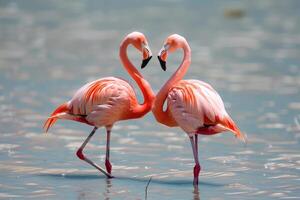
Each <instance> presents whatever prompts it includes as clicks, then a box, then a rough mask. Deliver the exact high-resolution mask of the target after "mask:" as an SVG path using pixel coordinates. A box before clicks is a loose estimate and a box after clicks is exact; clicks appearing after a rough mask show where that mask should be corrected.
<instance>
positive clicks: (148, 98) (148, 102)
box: [120, 38, 155, 118]
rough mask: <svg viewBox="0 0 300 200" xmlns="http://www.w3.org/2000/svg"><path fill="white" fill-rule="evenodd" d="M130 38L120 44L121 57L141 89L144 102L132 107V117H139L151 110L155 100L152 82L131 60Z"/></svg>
mask: <svg viewBox="0 0 300 200" xmlns="http://www.w3.org/2000/svg"><path fill="white" fill-rule="evenodd" d="M130 43H131V42H130V40H129V39H128V38H127V39H125V40H123V42H122V44H121V46H120V59H121V61H122V64H123V66H124V67H125V69H126V70H127V72H128V73H129V75H130V76H131V77H132V78H133V79H134V81H135V82H136V83H137V85H138V87H139V88H140V89H141V91H142V94H143V97H144V102H143V103H142V104H137V105H135V106H134V107H133V108H132V113H130V118H138V117H141V116H143V115H145V114H146V113H147V112H149V111H150V110H151V107H152V102H153V100H154V97H155V96H154V93H153V91H152V88H151V86H150V84H149V83H148V82H147V81H146V80H145V79H144V77H143V76H142V75H141V74H140V72H139V71H138V70H137V69H136V68H135V67H134V65H133V64H132V63H131V62H130V61H129V59H128V55H127V47H128V46H129V44H130Z"/></svg>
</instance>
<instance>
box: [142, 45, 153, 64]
mask: <svg viewBox="0 0 300 200" xmlns="http://www.w3.org/2000/svg"><path fill="white" fill-rule="evenodd" d="M142 48H143V62H142V64H141V68H142V69H143V68H144V67H146V65H147V64H148V62H149V61H150V60H151V58H152V53H151V51H150V48H149V46H148V45H147V44H143V45H142Z"/></svg>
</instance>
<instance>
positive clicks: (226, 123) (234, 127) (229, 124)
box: [220, 116, 247, 143]
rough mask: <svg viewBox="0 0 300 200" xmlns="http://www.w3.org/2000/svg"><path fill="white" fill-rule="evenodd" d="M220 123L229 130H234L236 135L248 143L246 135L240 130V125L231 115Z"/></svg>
mask: <svg viewBox="0 0 300 200" xmlns="http://www.w3.org/2000/svg"><path fill="white" fill-rule="evenodd" d="M220 123H221V124H222V125H223V126H224V127H226V128H227V129H228V130H229V131H231V132H233V133H234V134H235V137H237V138H238V139H240V140H242V141H243V142H244V143H247V137H246V135H245V134H244V133H242V132H241V131H240V129H239V128H238V126H237V125H236V124H235V123H234V121H233V120H232V119H231V118H230V117H229V116H227V117H225V118H224V119H223V120H222V121H221V122H220Z"/></svg>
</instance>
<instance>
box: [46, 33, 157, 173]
mask: <svg viewBox="0 0 300 200" xmlns="http://www.w3.org/2000/svg"><path fill="white" fill-rule="evenodd" d="M130 44H132V45H133V46H134V47H135V48H137V49H138V50H139V51H141V52H142V54H143V62H142V65H141V67H142V68H144V67H145V66H146V65H147V63H148V62H149V60H150V59H151V57H152V53H151V51H150V48H149V46H148V42H147V39H146V37H145V36H144V35H143V34H142V33H139V32H133V33H130V34H128V35H127V36H126V37H125V39H124V40H123V41H122V43H121V46H120V58H121V61H122V63H123V65H124V67H125V69H126V70H127V72H128V73H129V74H130V76H131V77H132V78H133V79H134V80H135V82H136V83H137V85H138V86H139V88H140V89H141V91H142V94H143V97H144V102H143V104H139V102H138V100H137V98H136V94H135V92H134V89H133V88H132V86H131V85H130V84H129V83H128V82H126V81H125V80H122V79H119V78H115V77H105V78H101V79H98V80H96V81H93V82H90V83H87V84H86V85H84V86H83V87H81V88H80V89H79V90H78V91H77V92H76V93H75V95H74V96H73V98H72V99H71V100H70V101H68V102H66V103H64V104H62V105H60V106H59V107H58V108H56V110H55V111H54V112H53V113H52V114H51V116H50V117H49V118H48V119H47V121H46V122H45V124H44V129H45V130H46V132H47V131H48V129H49V128H50V127H51V126H52V125H53V124H54V123H55V122H56V121H57V119H68V120H74V121H77V122H81V123H86V124H88V125H91V126H94V129H93V130H92V132H91V133H90V135H89V136H88V137H87V138H86V140H85V141H84V142H83V144H82V145H81V147H80V148H79V149H78V151H77V153H76V154H77V156H78V157H79V158H80V159H81V160H84V161H86V162H87V163H89V164H90V165H92V166H94V167H95V168H96V169H98V170H99V171H101V172H102V173H103V174H105V175H106V176H107V177H108V178H112V177H113V176H112V175H111V171H112V165H111V163H110V161H109V149H110V134H111V129H112V127H113V125H114V123H115V122H117V121H120V120H128V119H136V118H140V117H142V116H144V115H145V114H146V113H148V112H149V111H150V110H151V106H152V102H153V101H154V98H155V96H154V93H153V91H152V89H151V86H150V84H149V83H148V82H147V81H146V80H145V79H144V78H143V76H142V75H141V74H140V73H139V71H138V70H137V69H136V68H135V67H134V66H133V64H132V63H131V62H130V61H129V59H128V56H127V52H126V50H127V47H128V46H129V45H130ZM102 126H105V128H106V133H107V140H106V141H107V142H106V159H105V166H106V170H107V172H106V171H105V170H104V169H102V168H101V167H100V166H99V165H97V164H96V163H94V162H93V161H91V160H90V159H89V158H87V157H86V156H85V155H84V154H83V149H84V148H85V146H86V144H87V143H88V142H89V140H90V139H91V137H92V136H93V135H94V133H95V132H96V130H97V129H98V128H99V127H102Z"/></svg>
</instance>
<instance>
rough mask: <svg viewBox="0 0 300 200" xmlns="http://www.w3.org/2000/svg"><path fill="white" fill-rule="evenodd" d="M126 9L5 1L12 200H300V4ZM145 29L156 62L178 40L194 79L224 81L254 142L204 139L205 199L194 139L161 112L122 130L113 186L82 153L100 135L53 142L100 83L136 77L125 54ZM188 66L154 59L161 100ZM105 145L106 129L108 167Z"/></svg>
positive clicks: (2, 92)
mask: <svg viewBox="0 0 300 200" xmlns="http://www.w3.org/2000/svg"><path fill="white" fill-rule="evenodd" d="M126 2H127V3H124V2H117V1H98V0H97V1H96V0H87V1H72V3H67V2H62V1H59V0H51V1H47V2H44V1H43V2H41V1H37V0H36V1H34V0H28V1H26V2H25V1H0V72H1V73H0V177H1V178H0V199H32V198H35V199H41V198H45V199H144V198H145V187H146V185H147V183H148V180H149V179H150V177H152V180H151V182H150V184H149V187H148V199H200V198H201V199H214V200H217V199H300V192H299V191H300V183H299V182H300V154H299V147H300V145H299V140H300V113H299V111H300V98H299V97H300V95H299V94H300V93H299V88H300V87H299V86H300V78H299V76H300V66H299V65H300V60H299V55H300V37H299V35H300V26H299V11H298V10H299V9H298V8H299V6H300V5H299V2H298V1H296V0H295V1H261V0H259V1H258V0H257V1H243V2H235V1H226V3H225V2H222V3H220V2H217V1H216V2H214V1H213V2H212V1H201V3H200V2H198V1H188V2H183V1H182V2H181V1H155V2H152V3H147V2H144V3H142V4H141V3H139V2H138V1H126ZM231 9H237V10H238V11H241V13H242V14H241V15H234V14H233V15H231V14H230V13H231ZM239 9H240V10H239ZM228 13H229V14H228ZM133 30H139V31H141V32H143V33H145V35H146V36H147V37H148V39H149V43H150V47H151V49H152V51H153V52H154V55H155V54H156V53H157V52H158V51H159V49H160V48H161V46H162V43H163V40H164V39H165V38H166V37H167V36H168V35H169V34H171V33H175V32H176V33H179V34H182V35H184V36H185V37H186V38H187V39H188V41H189V42H190V45H191V48H192V51H193V53H192V66H191V68H190V69H189V72H188V73H187V75H186V78H188V79H192V78H195V79H201V80H204V81H206V82H208V83H210V84H212V85H213V86H214V87H215V88H216V90H217V91H219V93H220V94H221V96H222V98H223V100H224V102H225V104H226V107H227V110H228V112H229V113H230V114H231V116H232V117H233V118H234V119H235V120H236V122H237V123H238V124H239V126H240V128H241V129H242V130H243V131H244V132H246V133H247V135H248V143H247V145H244V144H242V143H241V142H239V141H237V140H236V139H235V138H234V137H233V135H232V134H228V133H224V134H220V135H216V136H210V137H208V136H203V137H200V144H199V149H200V150H199V153H200V161H201V166H202V171H201V175H200V185H199V190H195V189H194V188H193V186H192V168H193V164H194V163H193V159H192V152H191V148H190V144H189V140H188V138H187V136H186V135H185V134H184V133H183V132H182V131H181V130H180V129H178V128H172V129H171V128H167V127H164V126H161V125H158V124H156V123H154V118H153V116H152V114H151V113H150V114H148V115H147V116H146V117H145V118H143V119H139V120H135V121H128V122H127V121H126V122H120V123H118V124H117V125H116V126H115V127H114V129H113V134H112V144H111V159H112V164H113V174H114V175H115V176H116V178H115V179H111V180H107V179H106V178H104V177H103V176H102V175H100V174H99V173H98V172H97V171H95V170H94V169H93V168H91V167H90V166H89V165H87V164H86V163H84V162H82V161H80V160H79V159H78V158H77V157H76V156H75V151H76V149H77V148H78V147H79V146H80V144H81V143H82V142H83V140H84V139H85V137H86V136H87V134H88V133H89V131H91V127H88V126H86V125H83V124H77V123H75V122H70V121H60V122H58V123H57V124H56V125H55V126H54V127H53V128H52V129H51V130H50V133H49V134H47V135H46V134H43V131H42V129H41V128H42V124H43V121H44V120H45V119H46V118H47V116H48V115H49V113H50V112H51V111H52V110H53V109H54V108H55V107H56V106H57V105H59V104H60V103H62V102H64V101H67V100H68V99H69V98H70V97H71V96H72V94H73V92H74V91H75V90H77V89H78V88H79V87H80V86H81V85H83V84H84V83H86V82H87V81H90V80H94V79H96V78H99V77H105V76H112V75H114V76H121V77H124V78H126V79H127V80H129V79H130V78H129V77H128V75H127V74H126V73H125V71H124V70H123V69H121V64H120V61H119V58H118V47H119V43H120V41H121V39H122V38H123V37H124V36H125V35H126V34H127V33H129V32H130V31H133ZM130 57H131V58H132V60H133V61H134V63H136V64H139V63H140V59H141V57H140V55H138V54H137V53H136V52H135V51H134V50H132V49H131V50H130ZM181 58H182V55H181V52H178V53H175V54H174V55H172V56H170V61H169V65H168V71H167V72H165V73H163V72H162V71H161V70H160V68H159V66H158V62H157V60H155V59H153V60H151V61H150V63H149V65H148V66H147V68H146V69H145V70H144V71H143V74H144V75H145V77H146V78H147V79H148V80H149V82H150V83H151V85H152V87H153V89H154V90H155V91H157V90H159V88H160V87H161V85H162V83H163V82H164V81H165V80H166V79H167V78H168V77H169V76H170V74H171V73H172V72H173V71H174V70H175V66H177V65H178V63H179V62H180V59H181ZM104 142H105V134H104V129H100V130H98V131H97V134H96V135H95V136H94V138H93V139H92V141H91V143H90V144H89V145H88V147H87V150H86V153H87V154H88V155H89V156H90V157H91V158H92V159H93V160H95V161H97V163H99V164H102V166H103V164H104V154H105V145H104V144H105V143H104Z"/></svg>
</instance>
